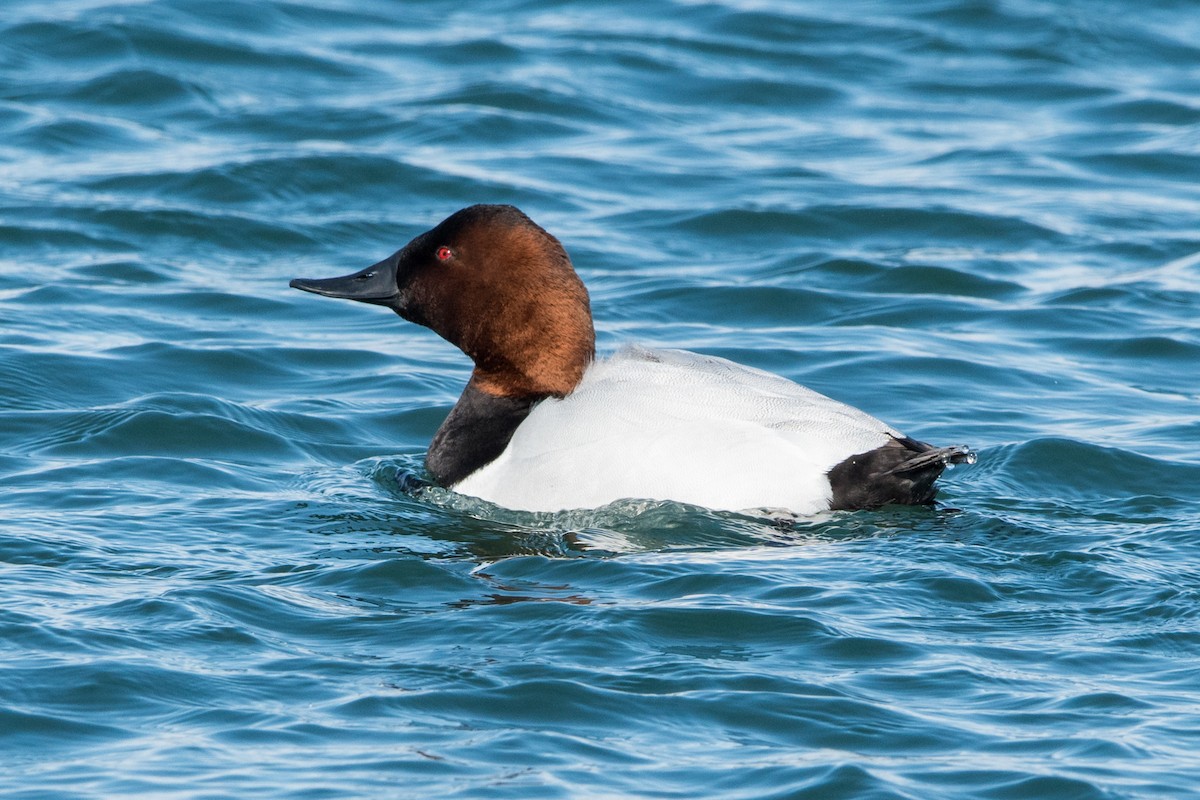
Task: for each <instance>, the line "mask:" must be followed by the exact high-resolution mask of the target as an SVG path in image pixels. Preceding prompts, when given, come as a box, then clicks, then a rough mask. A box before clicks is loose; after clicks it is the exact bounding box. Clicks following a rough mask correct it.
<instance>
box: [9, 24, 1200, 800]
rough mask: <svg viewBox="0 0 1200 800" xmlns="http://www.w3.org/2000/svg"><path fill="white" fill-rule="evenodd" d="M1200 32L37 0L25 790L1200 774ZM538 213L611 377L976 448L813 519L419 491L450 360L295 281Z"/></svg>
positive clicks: (14, 249) (1165, 782) (846, 792)
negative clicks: (675, 358)
mask: <svg viewBox="0 0 1200 800" xmlns="http://www.w3.org/2000/svg"><path fill="white" fill-rule="evenodd" d="M1197 42H1200V15H1197V14H1196V13H1195V9H1194V8H1193V7H1192V6H1191V4H1189V3H1180V2H1169V1H1168V0H1161V2H1150V3H1133V2H1129V0H1121V1H1120V2H1118V1H1117V0H1098V1H1097V2H1087V3H1084V2H1060V3H1052V2H1035V1H1034V0H1008V1H1006V2H973V1H969V0H921V1H920V2H913V3H904V4H895V3H885V2H870V1H869V0H851V2H848V3H846V2H842V3H836V2H829V0H805V1H804V2H794V3H786V2H780V3H753V2H735V1H733V0H731V1H729V2H694V3H693V2H666V1H664V0H651V1H650V2H638V3H628V2H617V3H611V2H605V3H599V2H582V3H569V4H568V3H550V2H545V1H544V0H489V2H485V3H475V4H470V5H464V4H461V3H445V2H430V3H419V4H417V3H402V2H390V1H388V2H385V1H384V0H376V1H375V2H353V3H351V2H338V1H337V0H317V2H305V3H295V2H281V1H276V0H268V1H267V2H218V3H213V2H200V1H199V0H148V1H147V2H136V3H133V2H131V3H124V4H122V3H110V2H104V0H58V1H57V2H56V1H54V0H50V1H49V2H47V0H39V2H36V3H35V2H31V1H30V0H12V1H11V2H8V3H7V4H5V6H4V9H3V10H2V11H0V242H2V243H3V248H0V486H2V490H0V520H3V522H2V524H0V652H2V654H3V657H2V660H0V753H3V755H2V756H0V787H3V789H4V790H5V792H6V796H10V797H13V798H24V799H26V800H27V799H29V798H49V797H85V798H92V797H95V798H100V797H117V796H149V797H181V798H184V797H186V798H208V797H213V798H215V797H280V798H320V797H330V798H352V797H371V798H377V797H481V798H482V797H487V798H497V797H511V798H521V799H522V800H527V799H528V798H542V797H545V798H576V797H578V798H584V797H586V798H606V797H656V798H695V797H714V798H731V799H732V798H754V799H755V800H761V799H762V798H800V797H820V798H835V797H844V798H911V799H912V800H928V799H929V798H989V799H993V798H1003V799H1005V800H1007V799H1009V798H1038V800H1044V799H1045V798H1162V797H1188V796H1200V789H1197V787H1198V786H1200V765H1198V762H1197V759H1196V756H1195V754H1196V752H1197V751H1198V750H1200V734H1198V733H1197V731H1200V712H1198V711H1197V709H1198V708H1200V671H1198V670H1197V667H1196V665H1197V663H1198V658H1200V629H1198V628H1197V618H1198V615H1200V544H1197V542H1198V540H1200V501H1198V500H1197V496H1196V487H1197V485H1200V458H1198V457H1197V451H1198V448H1200V422H1198V420H1197V409H1198V405H1197V401H1198V399H1200V397H1198V394H1197V388H1196V387H1197V376H1198V375H1200V324H1198V322H1197V320H1198V318H1200V314H1198V309H1200V290H1198V289H1197V285H1198V284H1200V225H1198V223H1197V220H1200V190H1198V189H1197V186H1200V102H1198V101H1197V97H1200V45H1197ZM475 202H503V203H513V204H516V205H518V206H520V207H521V208H522V209H524V210H525V211H526V212H527V213H529V214H530V215H531V216H532V217H533V218H534V219H535V220H537V221H538V222H539V223H540V224H542V225H543V226H544V227H546V228H547V229H549V230H550V231H551V232H553V233H555V234H556V235H557V236H558V237H559V238H561V239H562V241H563V242H564V244H565V245H566V246H567V248H568V250H569V251H570V252H571V254H572V257H573V258H574V260H575V263H576V265H577V267H578V269H579V271H580V273H581V275H582V276H583V278H584V280H585V281H586V282H587V284H588V285H589V287H590V289H591V292H592V302H593V307H594V311H595V315H596V324H597V329H598V336H599V343H600V347H601V349H602V350H605V351H608V350H612V349H615V348H616V347H617V346H619V345H620V344H621V343H623V342H627V341H637V342H642V343H644V344H648V345H652V346H662V347H683V348H689V349H693V350H697V351H700V352H705V353H712V354H716V355H720V356H725V357H729V358H733V359H735V360H737V361H740V362H742V363H746V364H749V365H752V366H755V367H760V368H764V369H768V370H771V371H774V372H777V373H780V374H782V375H785V376H787V377H789V378H791V379H794V380H797V381H800V382H802V383H805V384H807V385H809V386H812V387H814V388H816V389H818V390H820V391H823V392H826V393H828V394H831V395H833V396H834V397H837V398H838V399H841V400H844V401H846V402H849V403H852V404H854V405H857V406H859V407H861V408H863V409H865V410H867V411H868V412H870V413H872V414H875V415H876V416H879V417H882V418H883V419H886V420H887V421H889V422H890V423H892V424H894V425H896V426H897V427H899V428H900V429H902V430H904V431H905V432H907V433H909V434H910V435H913V436H916V437H919V438H922V439H926V440H929V441H934V442H939V443H945V444H950V443H957V442H965V443H969V444H971V445H973V446H974V447H975V448H976V449H977V450H978V451H979V453H980V460H979V463H978V464H977V465H975V466H973V467H970V468H966V469H956V470H954V471H952V472H951V473H948V474H947V476H946V478H945V479H944V480H943V487H944V488H943V494H942V502H941V504H940V505H939V506H938V507H937V508H934V509H883V510H880V511H877V512H869V513H854V514H831V515H824V516H821V517H816V518H812V519H806V520H801V521H799V522H797V523H796V524H794V525H778V524H773V523H771V522H770V521H764V520H760V519H756V518H752V517H746V516H740V515H735V514H718V513H713V512H709V511H705V510H703V509H697V508H689V507H682V506H678V505H674V504H669V503H648V502H643V501H628V502H623V503H618V504H616V505H614V506H612V507H609V508H606V509H599V510H593V511H581V512H571V513H566V514H561V515H529V514H516V513H512V512H506V511H503V510H501V509H495V508H488V507H484V506H482V505H480V504H478V503H475V502H473V501H469V500H465V499H464V498H461V497H457V496H455V495H453V494H452V493H446V492H434V493H431V494H430V495H428V496H425V497H413V496H411V495H408V494H406V493H404V492H403V491H402V490H401V481H400V479H401V478H403V477H404V476H406V475H411V474H415V473H419V471H420V469H421V463H422V456H423V453H424V450H425V448H426V446H427V443H428V441H429V438H430V436H431V435H432V433H433V431H434V430H436V428H437V426H438V424H439V423H440V422H441V420H442V418H443V417H444V416H445V414H446V412H447V411H448V410H449V408H450V407H451V405H452V404H453V402H454V400H455V399H456V398H457V396H458V393H459V392H460V391H461V388H462V386H463V384H464V382H465V380H466V376H467V374H468V372H469V364H468V362H467V361H466V359H465V358H464V357H463V356H462V355H461V354H460V353H458V352H457V351H456V350H454V348H452V347H451V346H449V345H447V344H446V343H444V342H442V341H441V340H439V339H438V338H437V337H436V336H435V335H434V334H432V333H430V332H429V331H426V330H424V329H421V328H418V327H416V326H412V325H408V324H406V323H403V322H402V321H401V320H400V319H399V318H397V317H395V316H394V315H390V314H388V313H387V312H385V311H384V310H382V309H377V308H369V307H365V306H362V305H358V304H351V303H335V302H333V301H328V300H322V299H319V298H314V297H312V296H308V295H303V294H301V293H299V292H295V291H291V290H289V289H288V288H287V281H288V279H289V278H290V277H293V276H296V275H334V274H342V273H345V272H350V271H353V270H357V269H360V268H362V267H364V266H366V265H367V264H370V263H373V262H374V261H376V260H378V259H379V258H381V257H383V256H385V255H387V254H388V253H390V252H392V251H393V250H395V249H396V248H397V247H399V246H400V245H401V244H403V243H404V242H405V241H407V240H408V238H410V237H411V236H413V235H415V234H416V233H419V232H421V231H422V230H425V229H426V228H428V227H430V226H431V225H433V224H434V223H436V222H437V221H439V220H440V219H442V218H443V217H445V216H446V215H448V214H449V213H451V212H452V211H454V210H456V209H457V208H459V207H461V206H464V205H468V204H470V203H475Z"/></svg>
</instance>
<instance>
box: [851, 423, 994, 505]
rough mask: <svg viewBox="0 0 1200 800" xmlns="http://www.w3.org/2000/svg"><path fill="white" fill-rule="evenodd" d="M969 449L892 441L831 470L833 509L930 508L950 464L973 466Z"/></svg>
mask: <svg viewBox="0 0 1200 800" xmlns="http://www.w3.org/2000/svg"><path fill="white" fill-rule="evenodd" d="M974 462H975V454H974V453H973V452H972V451H971V449H970V448H969V447H966V446H964V445H955V446H953V447H934V446H933V445H931V444H926V443H925V442H919V441H917V440H916V439H909V438H908V437H905V438H903V439H893V440H892V441H891V442H888V443H887V444H885V445H884V446H883V447H877V448H876V449H874V450H871V451H869V452H866V453H859V454H857V455H853V456H851V457H850V458H847V459H846V460H845V461H843V462H842V463H840V464H838V465H837V466H836V467H834V468H833V469H831V470H829V484H830V486H831V487H832V489H833V503H832V504H831V506H830V507H831V508H832V509H834V510H853V509H858V508H878V507H879V506H884V505H888V504H889V503H900V504H903V505H927V504H929V503H932V502H933V498H934V497H935V496H937V488H936V487H935V486H934V485H933V484H934V481H936V480H937V479H938V477H939V476H940V475H941V474H942V472H943V470H945V469H946V467H947V466H949V465H951V464H972V463H974Z"/></svg>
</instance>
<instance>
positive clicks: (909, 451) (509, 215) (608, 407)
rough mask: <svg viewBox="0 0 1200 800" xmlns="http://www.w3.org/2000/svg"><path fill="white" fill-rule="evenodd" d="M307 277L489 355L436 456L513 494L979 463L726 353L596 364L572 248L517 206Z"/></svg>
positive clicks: (436, 441) (716, 491)
mask: <svg viewBox="0 0 1200 800" xmlns="http://www.w3.org/2000/svg"><path fill="white" fill-rule="evenodd" d="M291 286H292V287H293V288H296V289H302V290H304V291H306V292H314V293H316V294H320V295H325V296H326V297H340V298H347V299H350V300H358V301H360V302H364V303H372V304H375V305H380V306H386V307H387V308H390V309H392V310H393V311H395V312H396V313H397V314H399V315H400V316H401V317H404V318H405V319H407V320H410V321H412V322H416V323H418V324H420V325H424V326H426V327H428V328H431V329H432V330H433V331H435V332H436V333H438V334H439V335H440V336H442V338H444V339H446V340H447V341H449V342H450V343H451V344H454V345H455V346H457V347H458V348H459V349H460V350H462V351H463V352H464V353H465V354H466V355H467V356H469V357H470V358H471V360H472V361H474V362H475V370H474V372H472V373H471V378H470V380H469V381H468V382H467V386H466V389H465V390H464V391H463V393H462V396H461V397H460V398H459V400H458V402H457V403H456V404H455V406H454V408H453V409H452V410H451V411H450V414H449V415H448V416H447V417H446V420H445V422H443V423H442V425H441V427H440V428H439V429H438V431H437V433H436V434H434V437H433V441H432V442H431V444H430V446H429V453H428V455H427V456H426V461H425V463H426V468H427V469H428V471H429V473H430V475H431V476H432V478H433V480H434V481H435V482H436V483H437V484H439V485H441V486H444V487H447V488H452V489H454V490H455V491H457V492H460V493H462V494H465V495H470V496H473V497H478V498H481V499H483V500H488V501H490V502H492V503H496V504H498V505H501V506H504V507H507V508H511V509H516V510H522V511H561V510H565V509H576V508H595V507H598V506H602V505H606V504H608V503H611V502H613V501H615V500H620V499H624V498H644V499H653V500H673V501H678V502H682V503H690V504H693V505H699V506H705V507H707V508H711V509H717V510H729V511H759V510H765V509H766V510H786V511H789V512H791V513H794V514H813V513H816V512H819V511H825V510H829V509H834V510H843V509H845V510H849V509H862V508H876V507H879V506H882V505H886V504H889V503H903V504H910V505H911V504H928V503H931V502H932V501H933V498H934V495H935V494H936V492H937V489H936V488H935V487H934V481H935V480H936V479H937V478H938V476H939V475H941V473H942V471H943V470H944V469H945V468H946V466H947V465H949V464H956V463H961V462H971V461H973V460H974V454H973V453H972V452H971V450H970V449H969V448H967V447H964V446H961V445H960V446H954V447H934V446H933V445H929V444H925V443H924V442H919V441H916V440H915V439H911V438H909V437H907V436H905V435H904V434H902V433H900V432H899V431H898V430H896V429H895V428H892V427H891V426H890V425H886V424H885V423H883V422H880V421H879V420H877V419H875V418H874V417H872V416H870V415H868V414H866V413H864V412H862V411H859V410H858V409H856V408H852V407H850V406H847V405H845V404H843V403H839V402H837V401H836V400H831V399H830V398H828V397H825V396H824V395H822V394H818V393H817V392H814V391H812V390H811V389H806V388H805V387H803V386H799V385H797V384H795V383H793V382H791V381H789V380H787V379H785V378H782V377H779V376H777V375H772V374H770V373H768V372H763V371H761V370H757V369H752V368H749V367H743V366H740V365H738V364H735V363H733V362H731V361H727V360H725V359H722V358H716V357H713V356H704V355H696V354H694V353H688V352H684V351H679V350H650V349H644V348H641V347H626V348H624V349H622V350H620V351H618V352H617V353H616V354H615V355H613V356H611V357H609V358H605V359H601V360H596V359H595V332H594V330H593V327H592V314H591V307H590V305H589V301H588V293H587V289H586V288H585V287H584V285H583V281H581V280H580V278H579V276H578V274H576V272H575V268H574V267H573V266H572V264H571V259H570V257H568V256H567V252H566V250H564V249H563V246H562V244H561V243H559V241H558V240H557V239H556V238H554V237H553V236H552V235H550V234H549V233H547V232H546V231H545V230H543V229H542V228H541V227H539V226H538V225H537V224H535V223H534V222H533V221H532V220H531V219H529V217H527V216H525V214H524V213H522V212H521V211H520V210H518V209H517V208H514V207H513V206H505V205H476V206H470V207H469V208H464V209H462V210H461V211H458V212H456V213H455V214H452V215H451V216H450V217H449V218H447V219H446V220H445V221H443V222H442V223H441V224H439V225H438V226H437V227H435V228H433V229H432V230H430V231H427V232H425V233H422V234H421V235H420V236H417V237H416V238H415V239H413V240H412V241H411V242H409V243H408V244H407V245H405V246H404V247H403V248H402V249H400V250H399V251H398V252H396V253H395V254H394V255H392V256H389V257H388V258H385V259H384V260H383V261H380V262H379V263H378V264H375V265H373V266H370V267H367V268H366V269H364V270H362V271H361V272H356V273H354V274H353V275H346V276H343V277H339V278H327V279H308V278H297V279H295V280H293V281H292V282H291Z"/></svg>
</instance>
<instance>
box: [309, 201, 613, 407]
mask: <svg viewBox="0 0 1200 800" xmlns="http://www.w3.org/2000/svg"><path fill="white" fill-rule="evenodd" d="M291 286H292V288H295V289H301V290H303V291H306V292H313V293H315V294H320V295H324V296H326V297H340V298H345V299H348V300H358V301H359V302H363V303H371V304H374V305H380V306H386V307H388V308H390V309H392V310H393V311H395V312H396V313H397V314H399V315H400V316H402V317H404V318H405V319H407V320H409V321H411V322H416V323H418V324H420V325H424V326H426V327H428V328H430V329H432V330H433V331H434V332H436V333H437V334H439V335H440V336H441V337H442V338H444V339H446V340H447V341H449V342H451V343H452V344H454V345H456V346H457V347H458V348H459V349H460V350H462V351H463V352H464V353H466V354H467V355H468V356H470V358H471V359H472V360H473V361H474V362H475V372H474V373H473V374H472V376H471V383H472V384H473V385H474V386H475V388H476V389H478V390H480V391H483V392H486V393H488V394H490V395H493V396H498V397H512V398H536V397H548V396H556V397H562V396H563V395H566V394H568V393H570V391H571V390H572V389H574V388H575V386H576V385H577V384H578V383H579V380H580V378H581V377H582V376H583V372H584V370H585V369H586V368H587V365H588V364H589V363H591V361H592V358H593V357H594V355H595V338H596V337H595V332H594V330H593V327H592V314H591V308H590V306H589V303H588V293H587V289H586V288H585V287H584V285H583V281H581V280H580V279H579V276H578V275H577V274H576V273H575V268H574V267H573V266H572V265H571V259H570V257H568V256H567V252H566V250H564V249H563V246H562V244H561V243H559V241H558V240H557V239H555V238H554V237H553V236H551V235H550V234H549V233H547V232H546V231H545V230H543V229H542V228H541V227H539V226H538V225H537V224H536V223H534V222H533V220H531V219H529V217H527V216H525V214H524V213H522V212H521V211H520V210H518V209H517V208H514V207H513V206H503V205H476V206H470V207H468V208H464V209H462V210H461V211H457V212H455V213H454V214H452V215H451V216H449V217H448V218H447V219H445V220H444V221H442V222H441V223H440V224H439V225H437V227H435V228H433V229H432V230H429V231H426V232H425V233H422V234H421V235H420V236H417V237H416V238H415V239H413V240H412V241H411V242H409V243H408V244H406V245H405V246H404V247H402V248H401V249H400V250H398V251H397V252H396V253H394V254H393V255H391V256H389V257H388V258H385V259H384V260H383V261H380V262H379V263H377V264H373V265H371V266H369V267H367V268H366V269H364V270H362V271H361V272H356V273H354V274H353V275H345V276H342V277H339V278H324V279H310V278H296V279H294V280H293V281H292V282H291Z"/></svg>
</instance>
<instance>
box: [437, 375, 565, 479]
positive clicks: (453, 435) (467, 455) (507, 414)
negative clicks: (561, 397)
mask: <svg viewBox="0 0 1200 800" xmlns="http://www.w3.org/2000/svg"><path fill="white" fill-rule="evenodd" d="M546 396H547V395H546V394H541V395H537V394H534V395H519V396H508V395H503V394H497V393H495V392H494V391H492V390H491V389H490V388H489V386H488V384H487V382H486V381H480V380H479V372H478V370H477V371H476V373H475V374H474V375H472V376H471V380H470V381H469V382H468V383H467V388H466V389H464V390H463V393H462V396H461V397H459V398H458V402H457V403H455V404H454V408H453V409H451V410H450V415H449V416H447V417H446V421H445V422H443V423H442V426H441V427H440V428H438V431H437V433H436V434H434V436H433V441H432V442H431V443H430V445H429V454H428V455H426V457H425V467H426V468H427V469H428V470H429V472H430V473H431V474H432V475H433V478H434V480H435V481H436V482H437V483H438V485H440V486H446V487H451V486H454V485H455V484H456V483H458V482H459V481H461V480H462V479H463V478H466V477H467V476H468V475H470V474H471V473H472V472H475V471H476V470H477V469H479V468H480V467H483V466H484V465H486V464H489V463H491V462H492V461H494V460H495V459H496V458H497V457H498V456H499V455H500V454H501V453H503V452H504V448H506V447H508V442H509V440H511V439H512V437H513V433H515V432H516V430H517V426H519V425H520V424H521V423H522V422H523V421H524V420H525V417H527V416H529V412H530V411H531V410H533V407H534V406H535V405H537V403H538V402H539V401H540V400H542V399H543V398H544V397H546Z"/></svg>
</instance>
